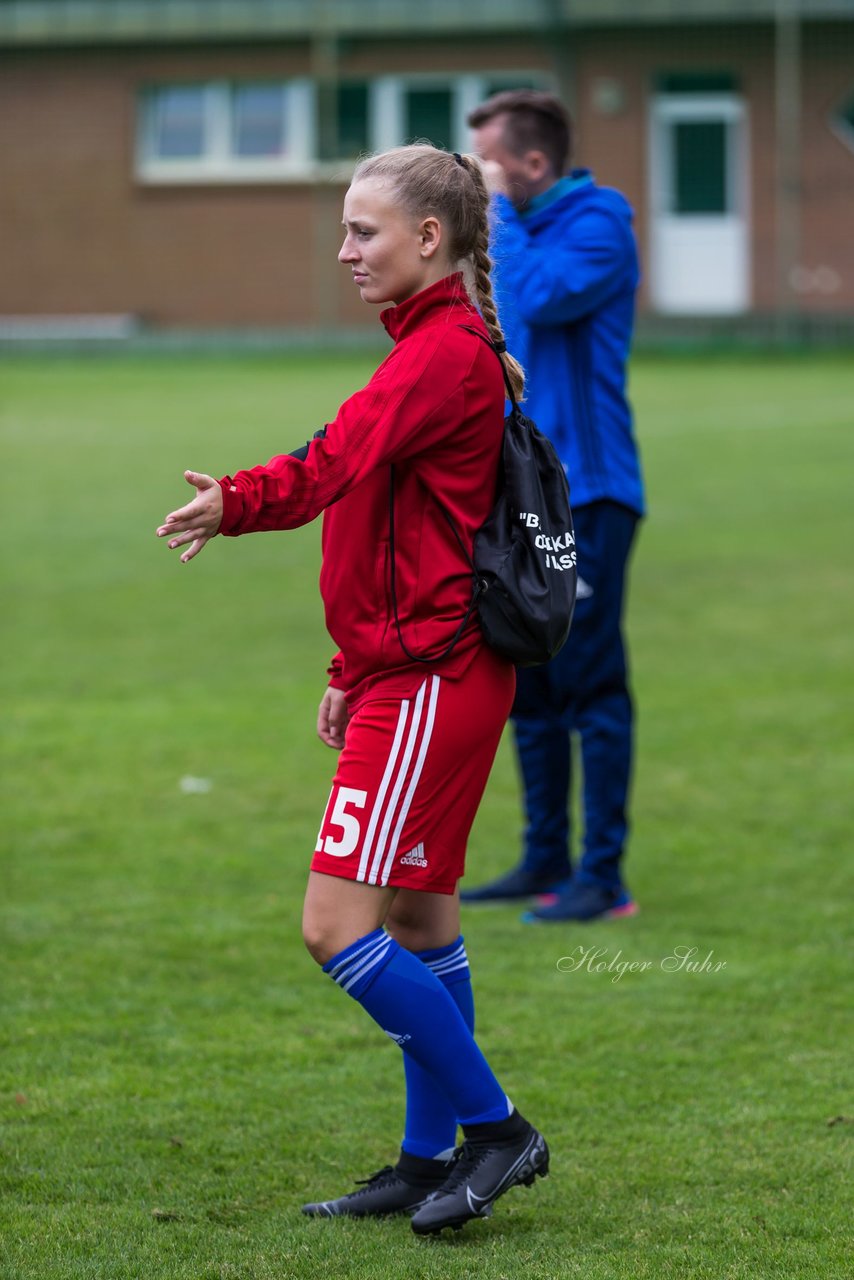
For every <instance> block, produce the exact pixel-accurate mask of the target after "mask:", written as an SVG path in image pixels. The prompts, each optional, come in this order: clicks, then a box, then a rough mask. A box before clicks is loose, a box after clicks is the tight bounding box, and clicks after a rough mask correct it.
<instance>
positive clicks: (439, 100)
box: [404, 89, 453, 150]
mask: <svg viewBox="0 0 854 1280" xmlns="http://www.w3.org/2000/svg"><path fill="white" fill-rule="evenodd" d="M423 138H426V139H427V140H428V141H429V142H432V143H433V145H434V147H444V148H445V149H446V150H450V146H451V141H452V138H453V128H452V97H451V90H450V89H407V91H406V117H405V121H404V140H405V141H406V142H415V141H418V140H420V139H423Z"/></svg>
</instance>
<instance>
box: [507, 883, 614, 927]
mask: <svg viewBox="0 0 854 1280" xmlns="http://www.w3.org/2000/svg"><path fill="white" fill-rule="evenodd" d="M637 913H638V908H637V903H636V902H634V901H633V899H632V896H631V894H630V893H629V892H628V891H627V890H626V889H605V888H603V887H602V886H601V885H597V884H583V885H579V884H573V883H570V884H568V885H567V886H566V887H565V888H564V889H563V891H562V892H561V893H558V894H555V895H554V896H553V897H550V898H548V899H547V900H545V901H542V900H540V901H538V902H537V905H536V906H535V907H534V909H533V910H532V911H526V912H525V914H524V915H523V917H522V919H523V920H524V921H525V922H526V923H527V924H539V923H541V922H542V923H547V922H548V921H561V920H616V919H619V918H620V917H621V916H636V915H637Z"/></svg>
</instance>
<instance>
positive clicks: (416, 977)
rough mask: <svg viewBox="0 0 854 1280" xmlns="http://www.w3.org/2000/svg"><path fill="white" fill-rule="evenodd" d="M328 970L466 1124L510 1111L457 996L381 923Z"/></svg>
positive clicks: (501, 1116)
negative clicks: (469, 1027)
mask: <svg viewBox="0 0 854 1280" xmlns="http://www.w3.org/2000/svg"><path fill="white" fill-rule="evenodd" d="M323 972H324V973H328V974H329V976H330V977H331V978H332V979H333V980H334V981H335V982H337V983H338V985H339V986H340V987H341V988H342V989H343V990H344V991H346V992H347V993H348V995H351V996H352V997H353V999H354V1000H358V1002H359V1004H360V1005H361V1006H362V1008H363V1009H364V1010H365V1011H366V1012H367V1013H369V1014H370V1015H371V1017H372V1018H373V1019H374V1021H375V1022H376V1023H378V1024H379V1026H380V1027H381V1028H382V1029H383V1031H385V1033H386V1035H387V1036H389V1037H390V1038H391V1039H392V1040H394V1041H396V1043H397V1044H398V1045H400V1047H401V1049H402V1050H403V1052H404V1053H405V1054H406V1055H407V1057H412V1058H413V1059H414V1060H415V1061H416V1062H417V1063H418V1065H419V1066H420V1067H422V1068H423V1069H424V1070H425V1071H426V1072H427V1073H428V1074H429V1075H431V1076H432V1077H433V1079H434V1080H435V1082H436V1084H437V1085H438V1086H439V1088H440V1089H441V1090H442V1092H443V1093H444V1094H445V1095H446V1097H447V1099H448V1101H449V1103H450V1105H451V1106H452V1107H453V1109H454V1112H455V1117H456V1118H457V1119H458V1120H459V1121H460V1123H461V1124H485V1123H488V1122H489V1121H493V1120H504V1119H506V1118H507V1116H508V1115H509V1114H510V1111H511V1109H512V1108H511V1104H510V1103H509V1102H508V1100H507V1096H506V1094H505V1093H504V1091H503V1089H502V1088H501V1085H500V1084H499V1083H498V1081H497V1080H496V1078H495V1076H494V1075H493V1074H492V1071H491V1070H490V1067H489V1064H488V1063H487V1061H486V1059H485V1058H484V1056H483V1054H482V1053H481V1051H480V1049H479V1048H478V1047H477V1045H476V1044H475V1040H474V1037H473V1035H472V1033H471V1032H470V1031H469V1029H468V1027H467V1026H466V1023H465V1019H464V1017H463V1015H462V1013H461V1012H460V1010H459V1009H458V1007H457V1005H456V1003H455V1001H454V999H453V997H452V996H450V995H449V993H448V992H447V991H446V989H445V987H444V986H443V985H442V983H441V981H440V980H439V978H438V977H437V976H436V974H435V973H433V971H432V969H430V968H428V966H427V965H426V964H424V963H422V961H421V960H419V959H418V958H417V957H416V956H414V955H412V954H411V953H410V952H408V951H404V949H403V948H402V947H401V946H399V945H398V943H396V942H395V941H394V939H393V938H391V937H389V935H388V934H387V933H386V932H385V931H384V930H383V929H375V930H374V932H373V933H369V934H367V936H366V937H364V938H359V939H357V941H356V942H353V943H351V945H350V946H349V947H345V948H344V950H343V951H340V952H339V953H338V955H337V956H333V957H332V959H331V960H329V961H328V962H327V963H326V964H325V965H324V966H323Z"/></svg>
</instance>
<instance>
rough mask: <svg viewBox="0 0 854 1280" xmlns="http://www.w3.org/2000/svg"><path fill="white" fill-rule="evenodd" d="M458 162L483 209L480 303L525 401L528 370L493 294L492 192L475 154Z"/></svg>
mask: <svg viewBox="0 0 854 1280" xmlns="http://www.w3.org/2000/svg"><path fill="white" fill-rule="evenodd" d="M455 158H456V157H455ZM457 163H458V164H459V165H461V166H462V168H463V169H465V171H466V173H467V174H468V175H469V176H470V178H471V180H472V182H473V184H474V189H475V192H476V194H477V203H478V205H479V206H480V207H481V209H482V216H481V218H480V219H479V222H480V226H479V227H478V231H477V238H476V240H475V243H474V247H473V248H472V251H471V255H470V256H471V261H472V266H473V268H474V288H475V294H476V295H477V296H476V302H477V305H478V309H479V311H480V314H481V315H482V317H483V323H484V324H485V325H486V330H487V333H488V334H489V337H490V340H491V341H492V342H493V343H494V344H495V345H496V346H497V347H499V348H502V349H503V350H504V351H505V352H506V354H505V355H503V356H502V359H503V361H504V366H505V368H506V370H507V376H508V378H509V379H510V386H511V387H512V388H513V394H514V396H515V397H516V399H517V400H521V399H522V397H523V396H524V394H525V373H524V370H523V368H522V366H521V365H520V364H519V361H518V360H515V359H514V358H513V356H511V355H510V353H509V351H507V349H506V347H505V345H504V332H503V330H502V328H501V325H500V323H499V320H498V309H497V307H496V305H495V298H494V297H493V293H492V276H491V274H490V272H491V271H492V259H491V258H490V256H489V215H488V210H489V192H488V191H487V187H486V183H485V181H484V178H483V170H482V169H481V167H480V163H479V161H477V160H475V159H474V158H473V157H472V156H460V158H459V160H458V161H457Z"/></svg>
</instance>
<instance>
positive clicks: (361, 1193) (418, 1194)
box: [302, 1151, 450, 1218]
mask: <svg viewBox="0 0 854 1280" xmlns="http://www.w3.org/2000/svg"><path fill="white" fill-rule="evenodd" d="M449 1167H450V1162H449V1161H446V1160H425V1159H424V1158H423V1157H421V1156H413V1155H410V1154H409V1152H407V1151H401V1153H400V1159H399V1160H398V1162H397V1164H396V1165H394V1166H392V1165H390V1164H387V1165H386V1166H385V1168H384V1169H380V1170H378V1171H377V1173H375V1174H373V1175H372V1176H371V1177H370V1178H365V1179H363V1181H362V1182H360V1183H359V1184H357V1185H358V1186H359V1190H358V1191H351V1192H350V1193H349V1194H348V1195H345V1196H339V1197H338V1199H337V1200H319V1201H318V1202H317V1203H315V1204H304V1205H303V1206H302V1211H303V1213H305V1214H307V1215H308V1216H309V1217H310V1218H339V1217H340V1218H382V1217H386V1216H388V1215H390V1214H394V1213H413V1212H414V1211H415V1210H416V1209H418V1208H420V1207H421V1205H422V1204H424V1202H425V1201H426V1199H427V1197H428V1196H429V1195H430V1194H431V1193H432V1192H433V1191H436V1190H437V1189H438V1188H439V1187H440V1186H441V1185H442V1183H443V1182H444V1180H445V1179H446V1178H447V1176H448V1169H449Z"/></svg>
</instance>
